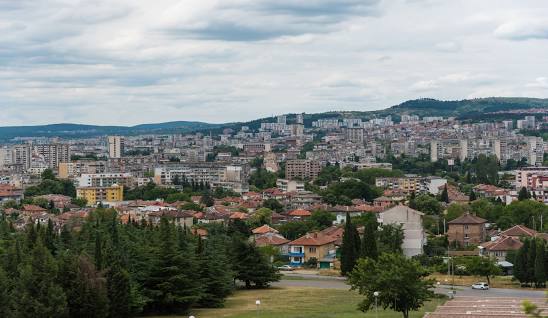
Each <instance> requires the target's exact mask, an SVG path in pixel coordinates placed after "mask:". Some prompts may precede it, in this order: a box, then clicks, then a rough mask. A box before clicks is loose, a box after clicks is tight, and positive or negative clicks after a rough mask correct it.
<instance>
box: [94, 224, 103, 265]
mask: <svg viewBox="0 0 548 318" xmlns="http://www.w3.org/2000/svg"><path fill="white" fill-rule="evenodd" d="M95 268H97V270H99V271H100V270H102V269H103V245H102V242H101V232H99V231H96V232H95Z"/></svg>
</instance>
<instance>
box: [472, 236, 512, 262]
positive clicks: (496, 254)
mask: <svg viewBox="0 0 548 318" xmlns="http://www.w3.org/2000/svg"><path fill="white" fill-rule="evenodd" d="M522 246H523V243H522V242H521V241H520V240H519V239H516V238H513V237H511V236H503V237H500V238H498V239H497V240H494V241H490V242H485V243H482V244H481V245H480V246H479V255H480V256H487V257H490V258H496V259H497V260H498V261H505V260H506V256H507V255H508V252H509V251H517V250H519V249H520V247H522Z"/></svg>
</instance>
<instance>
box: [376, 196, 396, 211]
mask: <svg viewBox="0 0 548 318" xmlns="http://www.w3.org/2000/svg"><path fill="white" fill-rule="evenodd" d="M393 205H394V200H393V199H392V198H389V197H385V196H382V197H378V198H376V199H374V200H373V206H374V207H377V208H380V209H383V210H384V209H386V208H389V207H391V206H393Z"/></svg>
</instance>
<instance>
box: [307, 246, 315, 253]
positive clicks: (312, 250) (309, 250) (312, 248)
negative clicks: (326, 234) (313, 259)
mask: <svg viewBox="0 0 548 318" xmlns="http://www.w3.org/2000/svg"><path fill="white" fill-rule="evenodd" d="M308 252H309V253H316V248H315V247H309V248H308Z"/></svg>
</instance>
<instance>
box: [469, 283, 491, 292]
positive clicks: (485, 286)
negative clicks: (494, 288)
mask: <svg viewBox="0 0 548 318" xmlns="http://www.w3.org/2000/svg"><path fill="white" fill-rule="evenodd" d="M472 289H481V290H488V289H489V285H488V284H487V283H483V282H479V283H475V284H474V285H472Z"/></svg>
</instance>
